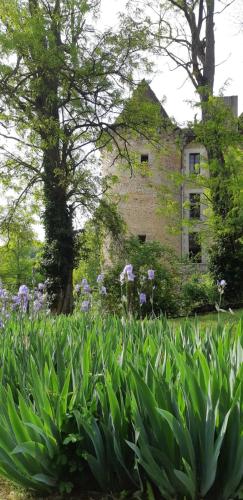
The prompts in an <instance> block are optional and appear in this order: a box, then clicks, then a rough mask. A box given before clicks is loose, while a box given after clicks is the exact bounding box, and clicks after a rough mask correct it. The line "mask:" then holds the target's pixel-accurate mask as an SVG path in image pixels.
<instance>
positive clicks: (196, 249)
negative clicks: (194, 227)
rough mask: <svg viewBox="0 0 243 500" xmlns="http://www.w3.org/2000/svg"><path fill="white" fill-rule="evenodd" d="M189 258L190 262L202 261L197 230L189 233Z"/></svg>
mask: <svg viewBox="0 0 243 500" xmlns="http://www.w3.org/2000/svg"><path fill="white" fill-rule="evenodd" d="M189 259H190V260H191V261H192V262H202V245H201V242H200V235H199V233H198V232H194V233H189Z"/></svg>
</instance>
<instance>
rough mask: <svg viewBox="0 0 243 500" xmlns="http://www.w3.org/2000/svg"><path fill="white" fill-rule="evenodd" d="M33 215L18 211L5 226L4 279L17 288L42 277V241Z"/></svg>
mask: <svg viewBox="0 0 243 500" xmlns="http://www.w3.org/2000/svg"><path fill="white" fill-rule="evenodd" d="M33 222H34V221H33V217H31V216H30V215H29V214H28V213H27V214H26V213H25V214H24V213H23V212H20V211H19V212H18V213H16V214H15V215H14V217H13V218H12V219H11V220H10V221H9V222H6V223H5V224H2V227H1V233H0V237H1V245H0V280H1V281H2V282H3V283H4V286H5V287H7V288H10V289H13V290H16V289H18V288H19V286H20V285H22V284H23V283H25V284H27V285H28V286H31V285H32V284H33V281H34V282H35V283H36V282H40V281H42V275H41V274H40V272H39V267H40V259H41V251H42V244H41V242H40V241H38V239H37V237H36V234H35V232H34V230H33V227H32V224H33Z"/></svg>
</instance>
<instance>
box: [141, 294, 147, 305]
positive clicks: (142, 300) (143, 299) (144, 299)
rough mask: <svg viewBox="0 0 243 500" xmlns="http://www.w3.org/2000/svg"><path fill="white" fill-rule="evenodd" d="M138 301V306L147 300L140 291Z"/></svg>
mask: <svg viewBox="0 0 243 500" xmlns="http://www.w3.org/2000/svg"><path fill="white" fill-rule="evenodd" d="M139 302H140V306H142V305H143V304H146V302H147V297H146V293H143V292H141V293H140V294H139Z"/></svg>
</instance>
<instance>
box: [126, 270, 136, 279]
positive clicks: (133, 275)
mask: <svg viewBox="0 0 243 500" xmlns="http://www.w3.org/2000/svg"><path fill="white" fill-rule="evenodd" d="M134 278H135V274H133V272H129V271H128V272H127V279H128V281H134Z"/></svg>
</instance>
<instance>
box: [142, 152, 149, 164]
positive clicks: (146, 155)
mask: <svg viewBox="0 0 243 500" xmlns="http://www.w3.org/2000/svg"><path fill="white" fill-rule="evenodd" d="M148 159H149V155H148V154H145V155H141V163H148Z"/></svg>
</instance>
